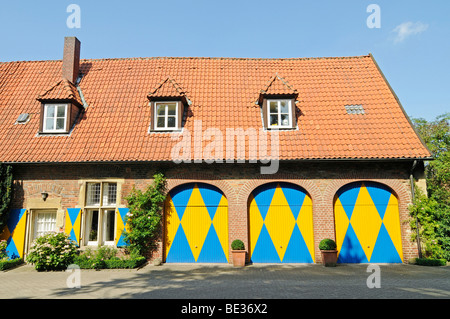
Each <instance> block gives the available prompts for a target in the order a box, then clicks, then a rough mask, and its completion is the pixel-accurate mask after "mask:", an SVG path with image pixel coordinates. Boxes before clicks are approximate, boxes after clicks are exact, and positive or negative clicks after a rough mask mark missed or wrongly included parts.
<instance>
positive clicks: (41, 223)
mask: <svg viewBox="0 0 450 319" xmlns="http://www.w3.org/2000/svg"><path fill="white" fill-rule="evenodd" d="M33 213H34V225H33V226H34V227H33V228H34V234H33V239H36V238H38V237H41V236H43V235H45V234H48V233H51V232H56V230H57V229H56V211H53V210H36V211H33Z"/></svg>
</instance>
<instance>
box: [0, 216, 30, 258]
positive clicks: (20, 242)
mask: <svg viewBox="0 0 450 319" xmlns="http://www.w3.org/2000/svg"><path fill="white" fill-rule="evenodd" d="M27 215H28V214H27V210H26V209H12V210H11V211H10V213H9V218H8V222H7V223H6V225H5V228H4V229H3V232H2V233H1V234H0V239H4V240H6V241H7V246H6V252H7V255H8V257H9V258H10V259H15V258H23V253H24V249H25V232H26V228H27V227H26V226H27Z"/></svg>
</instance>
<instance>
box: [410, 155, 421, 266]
mask: <svg viewBox="0 0 450 319" xmlns="http://www.w3.org/2000/svg"><path fill="white" fill-rule="evenodd" d="M416 166H417V160H414V162H413V164H412V167H411V171H410V173H409V183H410V184H411V199H412V201H413V203H414V199H415V197H416V191H415V188H414V186H415V184H414V169H415V168H416ZM415 218H416V232H417V248H418V250H419V258H422V248H421V245H420V236H419V233H420V232H419V220H418V219H417V215H416V217H415Z"/></svg>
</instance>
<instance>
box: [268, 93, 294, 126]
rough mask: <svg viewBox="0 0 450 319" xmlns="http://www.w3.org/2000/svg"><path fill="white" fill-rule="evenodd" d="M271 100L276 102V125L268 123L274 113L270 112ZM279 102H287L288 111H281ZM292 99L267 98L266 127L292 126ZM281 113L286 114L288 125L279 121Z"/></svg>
mask: <svg viewBox="0 0 450 319" xmlns="http://www.w3.org/2000/svg"><path fill="white" fill-rule="evenodd" d="M271 102H277V103H278V111H277V113H276V114H277V115H278V124H277V125H270V116H271V115H275V113H271V112H270V103H271ZM281 102H287V104H288V113H282V112H281ZM291 103H292V101H291V100H289V99H270V100H267V127H268V128H269V129H270V128H293V122H294V121H293V118H292V104H291ZM282 114H288V118H289V124H288V125H282V124H280V123H281V115H282Z"/></svg>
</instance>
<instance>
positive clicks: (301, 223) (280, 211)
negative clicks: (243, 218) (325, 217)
mask: <svg viewBox="0 0 450 319" xmlns="http://www.w3.org/2000/svg"><path fill="white" fill-rule="evenodd" d="M248 206H249V207H248V211H249V228H250V230H249V231H250V247H249V253H250V260H251V261H252V262H253V263H313V262H314V234H313V219H312V202H311V197H310V196H309V195H308V194H307V193H306V191H305V190H304V189H303V188H301V187H299V186H297V185H294V184H290V183H284V182H279V183H269V184H264V185H262V186H259V187H258V188H256V189H255V190H254V191H253V192H252V193H251V194H250V198H249V204H248Z"/></svg>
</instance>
